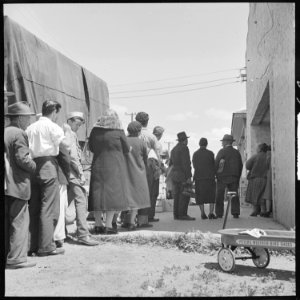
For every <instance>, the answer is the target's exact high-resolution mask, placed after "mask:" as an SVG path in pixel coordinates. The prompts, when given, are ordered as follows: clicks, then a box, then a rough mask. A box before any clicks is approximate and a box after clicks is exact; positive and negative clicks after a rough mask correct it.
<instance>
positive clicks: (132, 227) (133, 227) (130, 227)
mask: <svg viewBox="0 0 300 300" xmlns="http://www.w3.org/2000/svg"><path fill="white" fill-rule="evenodd" d="M127 229H128V231H133V230H136V225H134V224H129V226H128V227H127Z"/></svg>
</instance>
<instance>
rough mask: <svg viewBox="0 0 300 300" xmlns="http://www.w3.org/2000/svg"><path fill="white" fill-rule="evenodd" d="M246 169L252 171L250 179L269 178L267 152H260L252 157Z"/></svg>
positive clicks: (247, 162)
mask: <svg viewBox="0 0 300 300" xmlns="http://www.w3.org/2000/svg"><path fill="white" fill-rule="evenodd" d="M246 169H247V170H249V171H250V175H249V178H258V177H259V178H267V172H268V160H267V154H266V153H265V152H259V153H256V154H254V155H252V156H251V157H250V158H249V159H248V160H247V161H246Z"/></svg>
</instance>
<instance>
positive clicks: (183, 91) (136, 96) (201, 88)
mask: <svg viewBox="0 0 300 300" xmlns="http://www.w3.org/2000/svg"><path fill="white" fill-rule="evenodd" d="M237 82H241V81H239V80H236V81H232V82H226V83H222V84H216V85H211V86H207V87H200V88H195V89H188V90H178V91H172V92H166V93H159V94H148V95H133V96H121V97H110V99H125V98H127V99H128V98H141V97H152V96H162V95H168V94H179V93H186V92H191V91H197V90H203V89H208V88H213V87H217V86H222V85H227V84H233V83H237Z"/></svg>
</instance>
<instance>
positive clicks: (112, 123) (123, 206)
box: [88, 109, 130, 234]
mask: <svg viewBox="0 0 300 300" xmlns="http://www.w3.org/2000/svg"><path fill="white" fill-rule="evenodd" d="M89 147H90V151H91V152H92V153H93V154H94V155H93V161H92V168H91V179H90V190H89V197H88V211H94V214H95V221H96V224H101V223H102V222H101V219H100V220H98V219H99V218H101V216H102V212H106V224H105V226H106V229H105V232H106V233H108V234H115V233H117V228H116V227H115V226H113V224H112V222H113V218H114V216H115V215H117V214H118V213H119V212H120V211H123V210H128V209H129V208H130V206H129V203H128V197H127V194H128V180H127V171H126V161H125V155H126V154H128V152H129V145H128V143H127V138H126V136H125V133H124V130H123V128H122V125H121V122H120V120H119V117H118V114H117V113H116V112H115V111H114V110H112V109H108V110H107V112H106V113H105V114H104V115H102V116H100V117H99V119H98V121H97V123H96V124H95V125H94V127H93V129H92V131H91V134H90V137H89ZM96 226H97V225H96ZM113 227H114V228H113ZM96 229H97V228H95V230H96Z"/></svg>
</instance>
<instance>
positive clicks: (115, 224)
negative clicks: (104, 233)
mask: <svg viewBox="0 0 300 300" xmlns="http://www.w3.org/2000/svg"><path fill="white" fill-rule="evenodd" d="M111 225H112V228H113V229H116V230H117V229H118V225H117V223H116V222H112V223H111Z"/></svg>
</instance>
